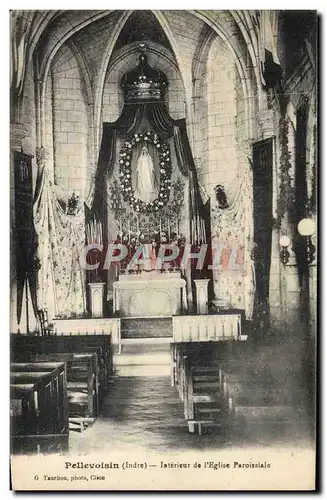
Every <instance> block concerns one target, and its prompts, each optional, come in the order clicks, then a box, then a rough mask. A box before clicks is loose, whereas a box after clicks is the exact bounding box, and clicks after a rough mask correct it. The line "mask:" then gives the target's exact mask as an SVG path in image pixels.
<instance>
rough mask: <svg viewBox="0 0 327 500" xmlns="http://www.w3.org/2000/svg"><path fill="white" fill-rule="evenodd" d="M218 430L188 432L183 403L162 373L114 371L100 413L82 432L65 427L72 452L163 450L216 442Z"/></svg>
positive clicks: (207, 444) (199, 447)
mask: <svg viewBox="0 0 327 500" xmlns="http://www.w3.org/2000/svg"><path fill="white" fill-rule="evenodd" d="M221 444H222V439H221V437H220V436H213V435H207V436H200V437H199V436H197V435H190V434H189V433H188V429H187V425H186V422H185V420H184V412H183V403H182V402H181V401H180V400H179V398H178V394H177V391H176V389H175V388H174V387H171V385H170V378H169V377H167V376H165V377H162V376H161V377H149V376H145V377H137V376H136V377H135V376H134V377H126V376H124V377H117V378H115V377H114V378H113V379H112V381H111V387H110V391H109V392H108V394H107V396H106V397H105V400H104V403H103V409H102V416H101V417H100V418H98V419H97V420H96V421H95V423H94V424H93V426H91V427H89V428H88V429H86V430H85V431H84V432H82V433H81V434H79V433H73V432H71V433H70V436H69V449H70V453H72V454H75V453H77V454H80V453H81V454H84V453H85V454H88V453H90V452H101V453H103V452H106V451H108V452H113V451H120V452H122V451H127V450H128V449H130V450H133V451H134V452H135V451H144V452H146V451H157V452H158V451H162V452H170V451H171V452H173V451H180V450H181V449H185V450H187V449H190V450H191V449H202V448H204V449H205V448H209V447H220V446H221Z"/></svg>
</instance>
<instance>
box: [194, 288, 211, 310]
mask: <svg viewBox="0 0 327 500" xmlns="http://www.w3.org/2000/svg"><path fill="white" fill-rule="evenodd" d="M209 281H210V280H208V279H201V280H194V283H195V287H196V312H197V314H208V283H209Z"/></svg>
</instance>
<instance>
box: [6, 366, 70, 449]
mask: <svg viewBox="0 0 327 500" xmlns="http://www.w3.org/2000/svg"><path fill="white" fill-rule="evenodd" d="M42 370H43V371H42ZM10 389H11V401H10V410H11V411H10V413H11V449H12V452H13V453H30V452H33V453H35V452H45V453H47V452H54V451H55V452H59V451H66V450H68V431H69V424H68V412H67V385H66V366H65V363H42V364H41V365H38V364H34V363H29V364H12V365H11V374H10Z"/></svg>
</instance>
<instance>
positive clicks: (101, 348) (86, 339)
mask: <svg viewBox="0 0 327 500" xmlns="http://www.w3.org/2000/svg"><path fill="white" fill-rule="evenodd" d="M11 352H12V360H13V361H28V360H29V359H30V355H33V354H34V355H35V354H47V353H49V352H72V353H81V352H96V353H97V354H98V366H99V381H100V390H101V391H103V390H105V389H106V388H107V387H108V382H109V378H110V376H111V374H112V367H113V364H112V345H111V336H110V335H55V336H51V337H46V338H44V337H43V338H42V337H36V336H27V335H17V334H15V335H12V336H11ZM102 396H103V395H102V394H101V395H100V400H101V399H102Z"/></svg>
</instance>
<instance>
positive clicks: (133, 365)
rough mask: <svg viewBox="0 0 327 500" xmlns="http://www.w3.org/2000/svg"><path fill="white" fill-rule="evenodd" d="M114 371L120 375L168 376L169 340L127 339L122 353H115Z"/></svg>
mask: <svg viewBox="0 0 327 500" xmlns="http://www.w3.org/2000/svg"><path fill="white" fill-rule="evenodd" d="M113 362H114V373H115V375H116V376H117V375H118V376H119V377H168V376H169V375H170V344H169V342H167V341H165V342H164V343H163V342H159V343H158V342H154V343H151V344H150V343H149V342H145V343H144V341H143V339H140V340H139V341H138V342H136V340H134V341H133V342H131V340H126V343H123V345H122V352H121V354H118V353H115V354H114V359H113Z"/></svg>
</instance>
